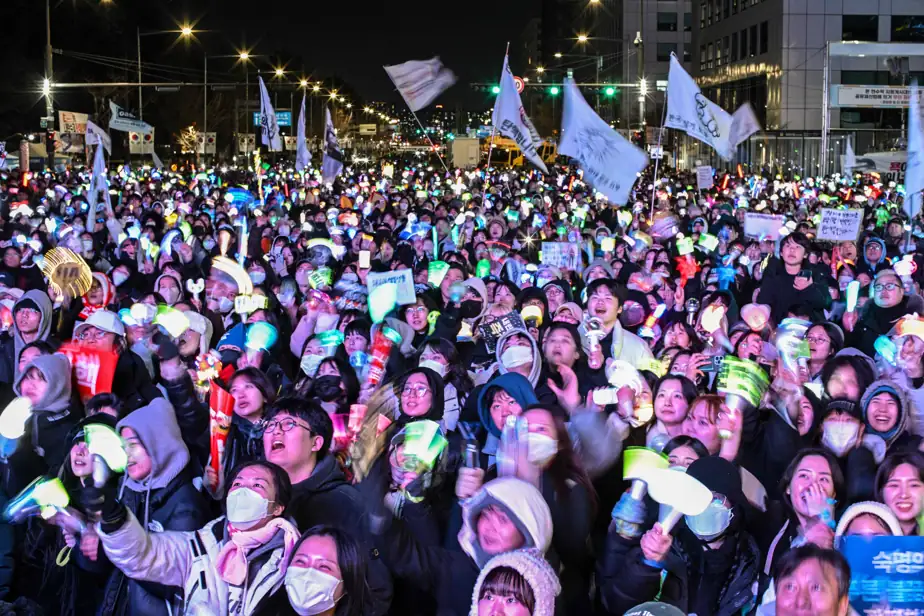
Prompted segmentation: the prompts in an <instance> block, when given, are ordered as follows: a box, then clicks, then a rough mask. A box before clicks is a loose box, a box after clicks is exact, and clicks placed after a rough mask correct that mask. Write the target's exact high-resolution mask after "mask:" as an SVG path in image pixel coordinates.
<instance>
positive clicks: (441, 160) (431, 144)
mask: <svg viewBox="0 0 924 616" xmlns="http://www.w3.org/2000/svg"><path fill="white" fill-rule="evenodd" d="M408 109H411V108H410V107H408ZM411 115H412V116H414V119H415V120H417V126H419V127H420V132H422V133H423V134H424V137H426V138H427V141H429V142H430V147H432V148H433V151H434V152H436V156H437V157H438V158H439V159H440V162H441V163H442V164H443V169H445V170H446V173H449V167H447V166H446V161H444V160H443V157H442V156H441V155H440V151H439V150H438V149H437V147H436V144H435V143H433V140H432V139H430V135H429V134H428V133H427V129H425V128H424V127H423V124H421V123H420V120H419V119H418V118H417V114H416V113H415V112H414V110H413V109H411Z"/></svg>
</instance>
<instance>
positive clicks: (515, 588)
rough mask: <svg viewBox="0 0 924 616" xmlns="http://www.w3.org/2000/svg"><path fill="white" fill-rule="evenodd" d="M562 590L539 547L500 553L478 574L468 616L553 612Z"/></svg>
mask: <svg viewBox="0 0 924 616" xmlns="http://www.w3.org/2000/svg"><path fill="white" fill-rule="evenodd" d="M560 590H561V586H560V585H559V583H558V577H557V576H556V575H555V571H554V569H552V567H551V566H549V563H547V562H546V561H545V559H544V558H543V557H542V554H541V553H540V552H539V551H538V550H535V549H526V550H514V551H513V552H507V553H505V554H499V555H497V556H495V557H494V558H492V559H491V560H489V561H488V564H486V565H485V566H484V568H483V569H482V570H481V572H480V573H479V574H478V580H477V581H476V582H475V592H474V593H473V594H472V609H471V612H470V613H469V616H497V615H501V614H503V615H509V616H554V614H555V597H556V596H557V595H558V593H559V592H560Z"/></svg>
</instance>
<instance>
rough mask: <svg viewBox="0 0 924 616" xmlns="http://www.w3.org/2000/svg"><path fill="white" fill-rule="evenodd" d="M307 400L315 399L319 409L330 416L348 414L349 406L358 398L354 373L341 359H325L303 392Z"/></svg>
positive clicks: (357, 384) (357, 382) (335, 357)
mask: <svg viewBox="0 0 924 616" xmlns="http://www.w3.org/2000/svg"><path fill="white" fill-rule="evenodd" d="M305 395H307V396H308V397H309V398H316V399H317V400H318V401H319V402H320V404H321V408H323V409H324V410H325V411H327V413H328V414H330V415H344V414H348V413H349V412H350V405H351V404H355V403H356V399H357V397H358V396H359V380H358V379H357V378H356V372H354V370H353V368H352V367H350V364H349V363H347V361H346V360H344V359H343V358H342V357H338V356H336V355H335V356H333V357H325V358H324V359H323V360H321V363H320V364H319V365H318V372H317V376H315V378H314V379H312V380H311V384H310V385H309V386H308V388H307V389H306V390H305Z"/></svg>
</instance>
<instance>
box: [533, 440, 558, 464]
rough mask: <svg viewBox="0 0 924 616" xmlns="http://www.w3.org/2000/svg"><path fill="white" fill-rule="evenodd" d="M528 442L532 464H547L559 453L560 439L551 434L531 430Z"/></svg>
mask: <svg viewBox="0 0 924 616" xmlns="http://www.w3.org/2000/svg"><path fill="white" fill-rule="evenodd" d="M526 442H527V444H528V447H527V458H528V459H529V462H530V464H535V465H536V466H545V465H546V464H547V463H548V462H549V460H551V459H552V458H554V457H555V454H557V453H558V441H557V440H555V439H554V438H552V437H551V436H547V435H545V434H538V433H533V432H530V434H529V436H527V437H526Z"/></svg>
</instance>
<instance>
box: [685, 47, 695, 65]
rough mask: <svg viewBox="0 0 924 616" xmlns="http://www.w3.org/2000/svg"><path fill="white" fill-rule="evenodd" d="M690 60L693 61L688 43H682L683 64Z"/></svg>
mask: <svg viewBox="0 0 924 616" xmlns="http://www.w3.org/2000/svg"><path fill="white" fill-rule="evenodd" d="M692 61H693V52H692V51H691V50H690V44H689V43H684V44H683V62H684V64H687V63H689V62H692Z"/></svg>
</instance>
